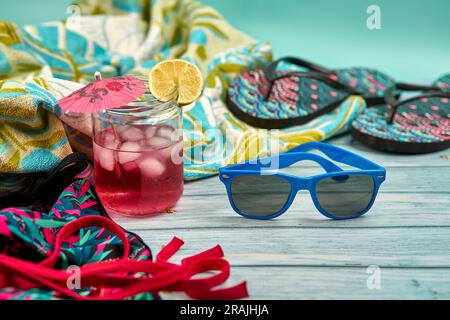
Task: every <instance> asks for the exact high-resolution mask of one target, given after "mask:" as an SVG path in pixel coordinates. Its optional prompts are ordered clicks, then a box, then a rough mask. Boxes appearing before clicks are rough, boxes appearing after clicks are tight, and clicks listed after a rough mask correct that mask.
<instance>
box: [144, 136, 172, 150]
mask: <svg viewBox="0 0 450 320" xmlns="http://www.w3.org/2000/svg"><path fill="white" fill-rule="evenodd" d="M147 144H148V145H149V146H150V147H151V148H153V149H161V148H164V147H167V146H169V145H170V144H171V142H170V140H167V139H165V138H161V137H157V136H154V137H152V138H150V139H148V141H147Z"/></svg>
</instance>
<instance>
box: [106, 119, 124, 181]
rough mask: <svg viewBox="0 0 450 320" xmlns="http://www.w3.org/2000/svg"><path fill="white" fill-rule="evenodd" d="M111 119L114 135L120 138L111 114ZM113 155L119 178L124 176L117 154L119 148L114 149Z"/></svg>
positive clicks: (115, 138)
mask: <svg viewBox="0 0 450 320" xmlns="http://www.w3.org/2000/svg"><path fill="white" fill-rule="evenodd" d="M109 121H110V123H111V130H112V132H113V135H114V140H119V135H118V134H117V130H116V128H115V127H114V123H113V121H112V117H111V115H110V116H109ZM113 156H114V168H116V173H117V176H118V177H119V178H121V177H122V172H121V171H120V164H119V156H118V155H117V150H113Z"/></svg>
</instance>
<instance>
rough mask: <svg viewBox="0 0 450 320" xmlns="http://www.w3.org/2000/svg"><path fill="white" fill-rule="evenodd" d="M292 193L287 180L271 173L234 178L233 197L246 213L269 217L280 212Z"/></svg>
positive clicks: (240, 209) (232, 185) (234, 201)
mask: <svg viewBox="0 0 450 320" xmlns="http://www.w3.org/2000/svg"><path fill="white" fill-rule="evenodd" d="M290 193H291V185H290V183H289V182H288V181H287V180H284V179H282V178H280V177H278V176H271V175H262V176H260V175H244V176H238V177H236V178H235V179H233V182H232V183H231V198H232V200H233V203H234V205H235V206H236V208H237V209H238V210H239V211H241V212H242V213H244V214H248V215H250V216H256V217H268V216H271V215H274V214H275V213H277V212H279V211H280V210H281V209H282V208H283V207H284V205H285V204H286V202H287V200H288V198H289V195H290Z"/></svg>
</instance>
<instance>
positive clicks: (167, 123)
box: [94, 94, 184, 217]
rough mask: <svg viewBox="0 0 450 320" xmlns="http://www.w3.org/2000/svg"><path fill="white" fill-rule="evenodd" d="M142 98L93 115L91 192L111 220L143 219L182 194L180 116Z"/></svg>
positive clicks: (171, 102)
mask: <svg viewBox="0 0 450 320" xmlns="http://www.w3.org/2000/svg"><path fill="white" fill-rule="evenodd" d="M165 101H167V102H160V101H157V100H156V99H154V98H153V97H152V96H151V95H150V94H147V95H146V96H145V97H143V98H142V99H141V101H137V102H134V103H131V104H129V105H127V106H124V107H122V108H119V109H113V110H105V111H103V112H98V113H96V114H95V115H94V168H95V185H96V191H97V193H98V195H99V197H100V200H101V201H102V203H103V206H104V207H105V209H106V211H107V212H108V213H109V214H110V215H112V216H128V217H145V216H148V215H152V214H155V213H159V212H164V211H167V210H169V209H171V208H173V207H174V206H175V204H176V203H177V201H178V200H179V199H180V197H181V195H182V193H183V183H184V182H183V134H182V110H181V108H179V106H178V105H177V103H176V99H175V98H168V99H165Z"/></svg>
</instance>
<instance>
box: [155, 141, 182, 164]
mask: <svg viewBox="0 0 450 320" xmlns="http://www.w3.org/2000/svg"><path fill="white" fill-rule="evenodd" d="M182 150H183V142H182V141H180V142H178V143H174V144H173V145H172V146H170V147H168V148H165V149H162V150H161V151H160V153H161V155H162V157H164V158H165V161H171V162H172V163H173V164H175V165H178V164H181V163H183V153H182Z"/></svg>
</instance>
